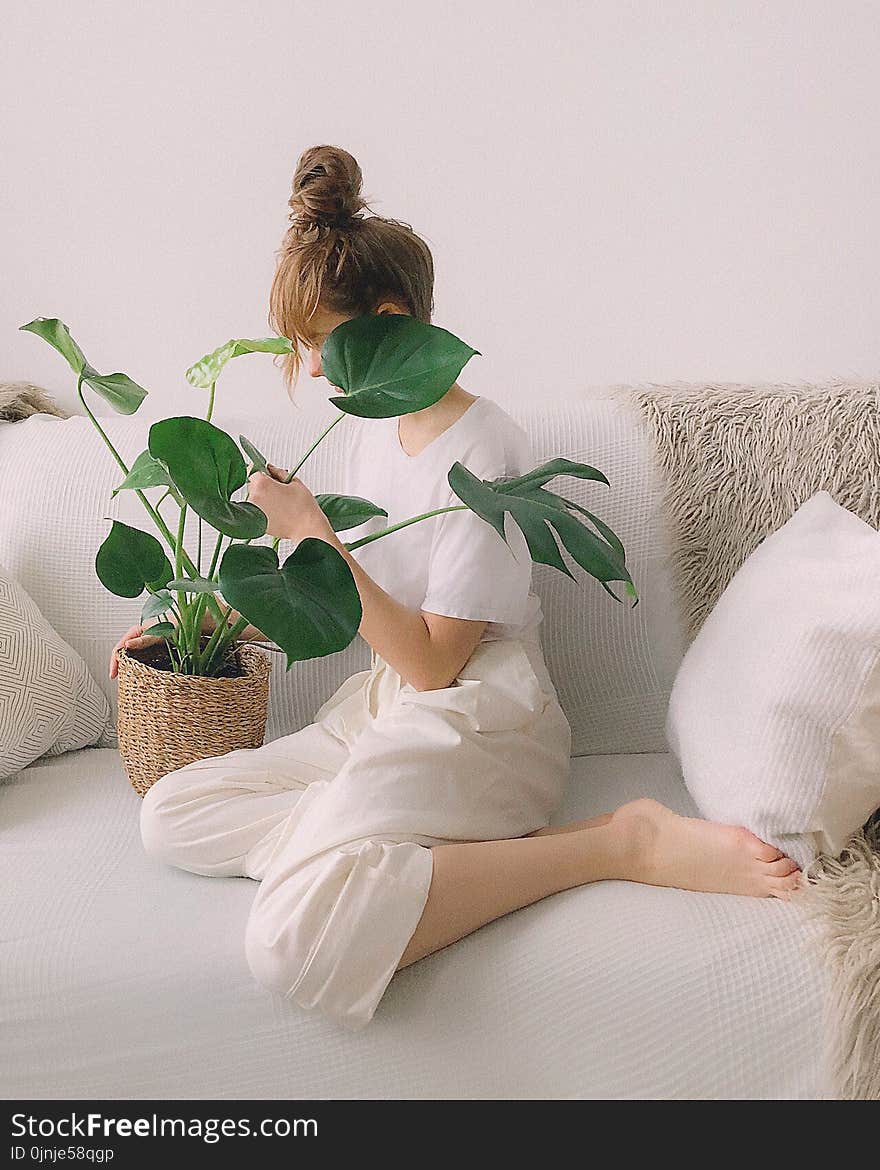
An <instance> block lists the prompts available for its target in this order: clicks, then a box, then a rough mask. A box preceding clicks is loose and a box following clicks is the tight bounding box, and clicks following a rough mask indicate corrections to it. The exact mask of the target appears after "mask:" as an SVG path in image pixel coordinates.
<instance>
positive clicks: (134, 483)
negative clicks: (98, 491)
mask: <svg viewBox="0 0 880 1170" xmlns="http://www.w3.org/2000/svg"><path fill="white" fill-rule="evenodd" d="M149 487H167V488H170V489H171V494H172V495H173V496H174V497H175V498H176V499H177V502H178V503H180V504H182V503H183V499H182V498H181V496H180V494H179V493H178V491H177V489H176V488H175V486H174V484H173V483H172V482H171V476H170V475H169V474H168V468H167V467H166V466H165V464H164V463H160V462H159V460H158V459H154V458H153V456H152V455H151V454H150V452H149V451H141V453H140V455H138V457H137V459H135V461H134V463H132V465H131V470H130V471H129V473H128V475H127V476H126V477H125V479H124V480H123V481H122V483H121V484H120V485H119V487H115V488H114V489H113V491H112V492H111V493H110V499H111V500H112V499H113V497H114V496H115V495H118V494H119V492H121V491H124V490H125V489H126V488H130V489H132V490H138V489H140V490H143V488H149Z"/></svg>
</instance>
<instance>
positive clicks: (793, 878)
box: [770, 869, 802, 902]
mask: <svg viewBox="0 0 880 1170" xmlns="http://www.w3.org/2000/svg"><path fill="white" fill-rule="evenodd" d="M801 876H802V875H801V871H800V870H799V869H795V871H794V872H793V873H790V874H788V876H787V877H774V878H771V879H770V896H771V897H773V898H782V899H783V901H785V902H787V901H788V900H789V899H790V898H791V896H792V894H793V893H794V892H795V890H796V889H798V887H799V886H800V884H801Z"/></svg>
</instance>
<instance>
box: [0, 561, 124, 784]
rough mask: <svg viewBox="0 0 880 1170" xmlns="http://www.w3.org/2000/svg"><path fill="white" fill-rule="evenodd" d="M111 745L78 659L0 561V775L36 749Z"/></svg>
mask: <svg viewBox="0 0 880 1170" xmlns="http://www.w3.org/2000/svg"><path fill="white" fill-rule="evenodd" d="M115 744H116V739H115V730H114V728H113V726H112V713H111V711H110V705H109V703H108V702H107V699H106V697H105V696H104V693H103V691H101V689H100V687H99V686H98V684H97V683H96V682H95V680H94V679H93V678H92V676H91V675H90V674H89V672H88V669H87V667H86V664H85V663H84V662H83V660H82V658H80V656H79V655H78V654H77V652H76V651H75V650H74V649H73V648H72V647H71V646H68V644H67V643H66V642H65V641H64V639H63V638H61V636H60V635H59V634H57V633H56V632H55V630H53V629H52V627H51V626H50V625H49V623H48V622H47V621H46V619H45V618H44V617H43V615H42V613H41V612H40V610H39V608H38V607H37V605H36V603H35V602H34V601H33V599H32V598H31V597H30V596H29V595H28V594H27V592H26V591H25V590H24V589H23V588H22V586H21V585H20V584H19V583H18V582H17V581H16V580H15V578H14V577H13V576H12V575H11V573H9V572H8V570H6V569H5V568H4V567H3V565H0V780H5V779H6V778H7V777H9V776H12V775H13V774H14V773H15V772H20V771H21V770H22V769H23V768H26V767H27V766H28V764H30V763H33V761H34V760H36V759H38V758H39V757H40V756H43V755H50V756H60V755H61V754H62V752H69V751H73V750H75V749H76V748H82V747H89V746H92V745H95V746H102V747H110V746H115Z"/></svg>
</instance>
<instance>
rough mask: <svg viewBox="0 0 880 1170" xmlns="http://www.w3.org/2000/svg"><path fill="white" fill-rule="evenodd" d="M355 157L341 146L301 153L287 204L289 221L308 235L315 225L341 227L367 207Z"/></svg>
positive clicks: (325, 146) (316, 147)
mask: <svg viewBox="0 0 880 1170" xmlns="http://www.w3.org/2000/svg"><path fill="white" fill-rule="evenodd" d="M362 183H363V175H362V174H361V168H360V167H359V166H358V162H357V159H355V158H354V157H353V155H351V154H349V153H348V151H347V150H343V149H342V147H341V146H327V145H322V146H310V147H309V149H308V150H304V151H303V153H302V154H301V155H300V158H299V162H298V163H297V164H296V171H295V172H294V176H293V190H292V192H291V196H290V199H289V200H288V206H289V207H290V221H291V224H292V225H293V226H294V227H296V228H298V229H299V233H300V234H304V235H306V236H311V235H313V234H316V233H315V227H316V225H317V227H318V228H320V227H335V228H344V227H346V226H348V225H349V224H350V223H351V222H352V220H354V219H356V218H357V217H358V213H359V212H360V211H361V210H362V209H363V208H365V207H367V206H368V204H367V203H366V201H365V200H364V199H363V198H362V197H361V185H362Z"/></svg>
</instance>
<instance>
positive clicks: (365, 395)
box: [321, 313, 480, 418]
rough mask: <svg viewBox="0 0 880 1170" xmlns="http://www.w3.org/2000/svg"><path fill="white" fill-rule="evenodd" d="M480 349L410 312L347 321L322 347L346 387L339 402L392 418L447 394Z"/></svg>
mask: <svg viewBox="0 0 880 1170" xmlns="http://www.w3.org/2000/svg"><path fill="white" fill-rule="evenodd" d="M479 352H480V351H479V350H477V349H472V348H471V346H469V345H467V344H465V342H463V341H461V340H460V339H459V338H458V337H456V336H455V334H454V333H449V332H448V330H446V329H441V328H439V326H437V325H429V324H427V323H426V322H425V321H419V320H418V319H417V318H416V317H410V316H408V315H407V314H405V313H366V314H364V315H362V316H360V317H354V318H352V320H350V321H343V322H342V324H341V325H337V326H336V328H335V329H334V330H333V331H332V332H331V333H330V336H329V337H328V338H327V340H326V341H325V342H324V345H323V346H322V348H321V366H322V369H323V371H324V376H325V377H326V378H327V380H328V381H329V382H331V383H332V384H333V385H334V386H339V388H340V389H341V390H344V391H345V394H344V396H343V397H338V398H331V399H330V401H331V402H332V403H333V405H334V406H338V407H339V409H340V410H342V411H345V412H346V413H347V414H356V415H360V416H361V417H362V418H393V417H394V416H395V415H401V414H411V413H412V412H413V411H414V410H423V409H424V408H425V407H426V406H431V405H432V403H434V402H437V401H438V400H439V399H441V398H442V397H443V395H444V394H445V393H446V391H447V390H448V389H449V387H450V386H451V385H452V384H453V382H454V381H455V379H456V378H457V377H458V375H459V374H460V373H461V371H462V368H463V367H464V365H465V363H466V362H468V361H470V359H471V358H472V357H473V356H474V354H478V353H479Z"/></svg>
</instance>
